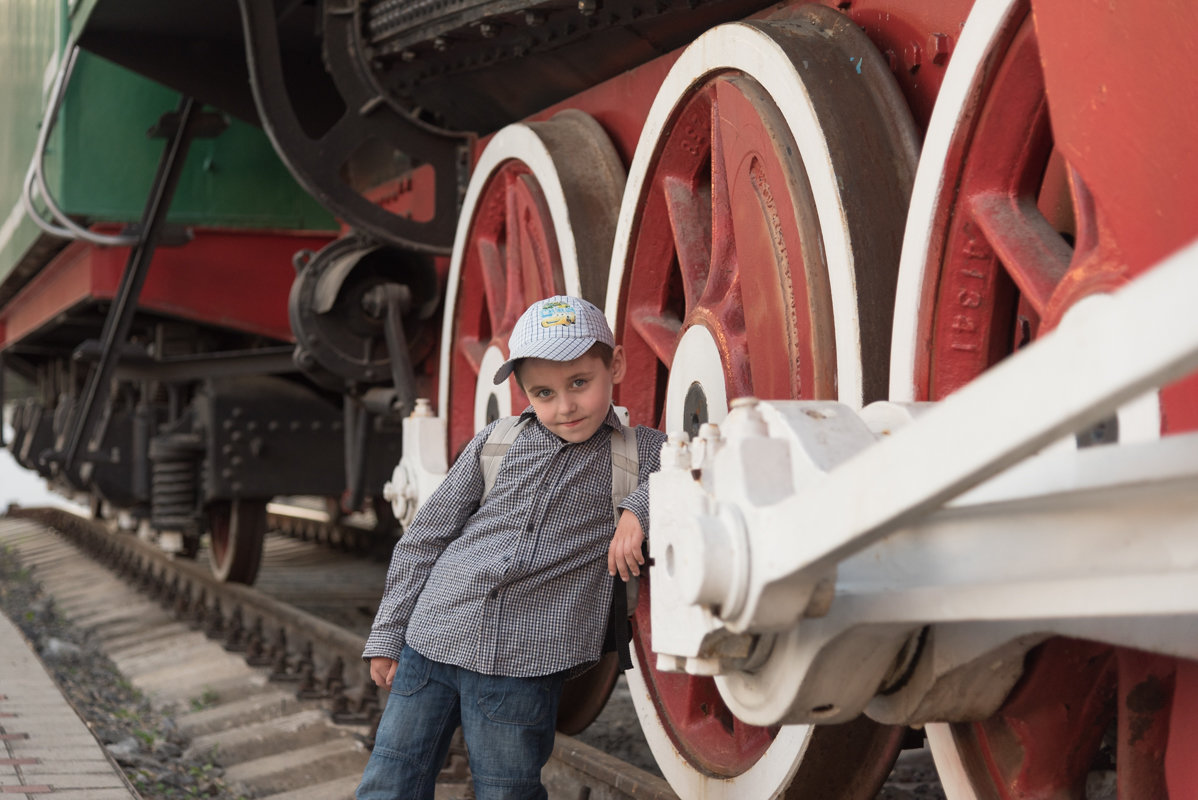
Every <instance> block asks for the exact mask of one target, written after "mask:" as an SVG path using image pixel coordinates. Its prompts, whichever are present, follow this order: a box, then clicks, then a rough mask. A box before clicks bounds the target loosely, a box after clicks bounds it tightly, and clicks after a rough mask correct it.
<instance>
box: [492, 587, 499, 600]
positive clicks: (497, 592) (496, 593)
mask: <svg viewBox="0 0 1198 800" xmlns="http://www.w3.org/2000/svg"><path fill="white" fill-rule="evenodd" d="M496 597H499V590H498V589H492V590H491V599H492V600H494V599H495V598H496Z"/></svg>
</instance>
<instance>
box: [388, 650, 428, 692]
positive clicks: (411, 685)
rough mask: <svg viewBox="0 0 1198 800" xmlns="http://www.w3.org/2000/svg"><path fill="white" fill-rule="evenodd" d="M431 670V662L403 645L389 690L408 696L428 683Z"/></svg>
mask: <svg viewBox="0 0 1198 800" xmlns="http://www.w3.org/2000/svg"><path fill="white" fill-rule="evenodd" d="M432 672H433V662H431V661H429V660H428V659H427V658H425V657H424V656H422V655H420V654H419V653H417V652H416V651H415V650H413V649H412V648H410V647H404V649H403V652H402V653H400V656H399V666H397V667H396V668H395V679H394V680H393V681H391V691H392V692H395V693H397V694H402V695H403V696H405V697H410V696H411V695H414V694H416V692H418V691H420V690H421V689H423V688H424V687H425V686H427V685H428V678H429V675H431V674H432Z"/></svg>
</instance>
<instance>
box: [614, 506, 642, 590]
mask: <svg viewBox="0 0 1198 800" xmlns="http://www.w3.org/2000/svg"><path fill="white" fill-rule="evenodd" d="M644 541H645V532H644V531H643V530H642V529H641V521H640V520H639V519H637V516H636V514H633V513H632V512H631V511H628V510H625V511H623V512H622V513H621V514H620V523H619V524H618V525H616V534H615V536H613V537H612V538H611V546H610V547H608V548H607V574H608V575H615V574H616V573H617V572H619V573H620V578H621V579H622V580H623V581H624V582H625V583H627V582H628V580H629V577H628V576H629V575H630V574H631V575H640V574H641V564H644V563H645V556H644V554H643V553H641V543H642V542H644Z"/></svg>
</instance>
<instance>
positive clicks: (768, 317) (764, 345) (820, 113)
mask: <svg viewBox="0 0 1198 800" xmlns="http://www.w3.org/2000/svg"><path fill="white" fill-rule="evenodd" d="M796 65H801V68H796ZM912 131H913V124H912V122H911V120H910V117H909V112H908V111H907V108H906V104H905V102H904V101H903V100H902V98H901V96H900V95H899V93H898V88H897V85H896V84H895V83H894V79H893V76H892V75H891V74H890V73H889V71H888V69H887V68H886V67H885V66H884V64H883V63H882V59H881V57H880V56H879V55H878V54H877V53H876V51H874V49H873V46H872V44H871V43H870V41H869V40H868V39H867V38H866V37H865V36H864V34H863V33H862V32H861V31H860V29H858V28H857V27H856V26H855V25H854V24H853V23H852V22H851V21H849V20H848V19H847V18H846V17H844V16H842V15H840V14H838V13H837V12H834V11H831V10H829V9H827V8H823V7H813V8H808V9H804V10H803V11H801V12H798V13H796V14H795V15H794V16H793V17H789V18H787V19H786V20H785V21H780V22H753V23H736V24H732V25H725V26H721V27H719V28H716V29H714V30H712V31H709V32H708V33H707V34H705V35H704V36H703V37H701V38H700V39H699V40H698V41H696V42H695V43H694V44H693V45H692V46H691V47H690V48H688V49H687V50H686V51H685V52H684V53H683V54H682V56H681V57H680V58H679V60H678V62H677V63H676V64H675V66H674V68H673V69H672V70H671V72H670V74H669V76H667V78H666V81H665V83H664V85H663V87H662V89H661V90H660V92H659V94H658V97H657V100H656V101H655V103H654V105H653V108H652V110H651V111H650V113H649V117H648V121H647V122H646V125H645V129H644V132H643V133H642V136H641V140H640V143H639V145H638V146H637V150H636V155H635V158H634V161H633V165H632V167H631V169H630V172H629V185H628V188H627V190H626V192H625V199H624V208H623V210H622V212H621V218H620V228H619V229H618V230H617V235H616V252H615V256H614V258H613V270H615V271H614V272H613V275H612V276H611V281H610V284H609V290H608V301H607V313H608V317H609V319H610V320H612V321H613V328H614V329H615V330H616V338H617V340H618V341H620V342H621V343H622V344H623V345H624V347H625V348H626V350H627V353H628V359H629V375H630V377H629V378H628V380H626V381H625V383H624V384H622V385H621V387H620V402H621V403H622V404H624V405H626V406H627V407H628V408H629V410H630V412H631V416H632V419H633V421H634V422H649V423H654V422H659V423H660V425H661V427H662V429H663V430H667V431H676V430H681V429H687V430H688V431H689V432H690V433H691V434H692V435H693V434H694V433H695V432H696V431H697V429H698V427H699V425H700V424H702V423H704V422H715V423H718V422H719V421H720V420H722V419H723V416H724V415H725V414H726V413H727V404H728V399H729V398H735V397H738V396H742V395H755V396H757V397H763V398H802V399H823V398H837V397H839V398H840V399H841V400H843V401H845V402H848V403H850V404H853V405H856V406H858V407H860V406H861V405H862V403H863V402H865V401H866V400H872V399H878V398H880V397H881V396H882V393H883V392H884V391H885V390H884V384H885V380H886V377H885V376H886V368H887V359H888V353H889V341H888V339H889V330H888V328H889V324H890V317H889V312H888V309H889V308H890V303H891V298H892V296H893V290H894V277H895V274H896V271H897V261H896V256H897V247H898V243H899V242H900V241H901V229H902V225H903V220H904V215H905V211H906V202H907V197H908V193H909V191H910V181H911V177H912V174H913V165H914V163H915V149H916V148H915V145H914V135H913V132H912ZM617 312H618V313H617ZM651 574H652V573H651V572H650V577H648V578H643V579H642V584H641V586H642V590H641V602H640V603H639V605H638V608H637V611H636V615H635V653H634V657H635V660H636V662H637V668H636V669H635V670H633V671H631V672H630V673H629V674H628V677H629V683H630V686H631V687H632V689H633V699H634V701H636V703H637V708H638V713H639V715H640V718H641V723H642V727H643V728H644V730H645V733H646V738H647V739H648V740H649V744H650V746H651V747H652V749H653V752H654V755H655V757H656V758H657V761H658V764H659V765H660V766H661V768H662V771H663V772H664V773H665V775H666V777H667V778H668V779H669V780H670V783H671V785H672V786H673V787H674V789H675V791H677V792H678V793H679V794H680V795H681V796H683V797H708V798H717V797H718V798H730V799H731V798H747V797H773V796H778V795H780V794H782V793H785V796H788V797H791V796H793V797H804V796H820V797H836V798H845V799H847V798H854V797H873V796H874V795H875V794H876V792H877V790H878V786H879V785H880V784H881V782H882V781H883V780H884V779H885V777H886V775H887V773H888V772H889V769H890V765H891V763H892V762H893V759H894V756H895V755H896V754H897V748H898V737H899V732H898V731H897V730H894V729H889V728H883V727H880V726H877V725H875V724H873V723H871V722H869V721H867V720H860V721H858V722H856V723H853V724H851V725H848V726H827V727H820V728H813V727H808V726H784V727H780V728H779V727H770V728H761V727H755V726H751V725H746V724H744V723H742V722H740V721H739V720H737V719H736V718H735V717H734V716H733V715H732V713H731V712H730V711H729V709H728V708H727V706H726V705H725V704H724V702H723V701H722V700H721V697H720V694H719V692H718V690H717V687H716V684H715V682H714V681H713V680H712V679H711V678H705V677H697V676H691V675H684V674H678V673H667V672H660V671H658V670H657V669H656V666H655V657H654V655H653V652H652V630H651V622H652V620H651V611H650V609H651V606H652V597H653V593H652V579H651ZM788 787H789V788H788ZM808 792H810V793H813V795H812V794H807V793H808Z"/></svg>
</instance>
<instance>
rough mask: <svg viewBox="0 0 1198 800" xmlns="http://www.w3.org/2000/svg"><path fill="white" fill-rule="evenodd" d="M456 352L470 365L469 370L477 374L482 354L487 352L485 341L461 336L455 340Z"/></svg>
mask: <svg viewBox="0 0 1198 800" xmlns="http://www.w3.org/2000/svg"><path fill="white" fill-rule="evenodd" d="M457 347H458V352H459V353H461V355H462V357H463V358H465V359H466V363H467V364H469V365H470V370H471V371H472V372H473V374H475V375H477V374H478V373H479V371H480V370H481V369H482V366H483V355H484V354H485V353H486V352H487V342H484V341H482V340H480V339H477V338H473V337H468V336H461V337H459V338H458V341H457Z"/></svg>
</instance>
